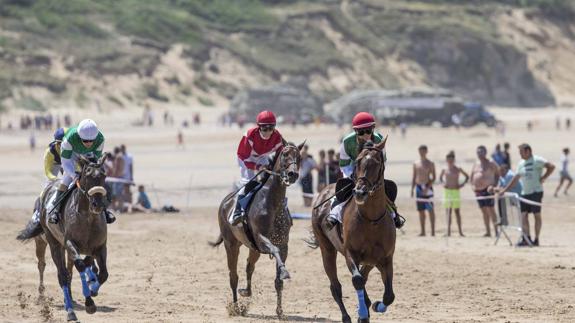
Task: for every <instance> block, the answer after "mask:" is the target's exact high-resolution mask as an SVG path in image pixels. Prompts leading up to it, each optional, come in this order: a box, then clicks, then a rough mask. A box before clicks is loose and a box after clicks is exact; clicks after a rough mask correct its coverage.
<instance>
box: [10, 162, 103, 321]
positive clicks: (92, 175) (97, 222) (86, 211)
mask: <svg viewBox="0 0 575 323" xmlns="http://www.w3.org/2000/svg"><path fill="white" fill-rule="evenodd" d="M104 161H105V157H102V158H100V160H98V161H97V162H92V161H90V160H88V159H87V158H85V157H83V156H81V157H80V158H79V164H80V166H81V172H80V176H79V179H78V181H77V182H76V189H75V190H74V191H73V192H72V193H71V194H70V196H69V198H68V199H67V200H66V203H65V204H64V205H62V208H63V212H62V216H61V217H60V221H59V223H58V224H52V223H49V222H48V221H47V216H48V214H47V212H48V211H47V205H48V204H49V201H50V199H52V198H53V196H54V195H55V193H56V187H57V185H53V184H52V185H49V186H48V187H47V188H46V190H45V191H44V194H43V195H42V196H43V197H42V201H41V210H42V211H41V218H40V223H41V224H42V230H30V229H31V228H32V226H30V225H28V226H27V227H26V229H24V230H23V231H22V232H21V233H20V234H19V235H18V240H22V241H25V240H28V239H32V238H36V243H37V253H38V250H39V249H38V243H39V242H40V241H39V240H38V238H39V237H38V235H39V234H41V233H42V232H43V233H44V234H45V237H46V240H47V242H48V245H49V246H50V252H51V254H52V259H53V260H54V264H55V265H56V268H57V269H58V282H59V284H60V287H61V288H62V291H63V293H64V309H65V310H66V312H67V317H68V320H69V321H75V320H77V318H76V314H75V313H74V308H73V304H72V295H71V293H70V278H71V272H69V271H68V269H66V265H65V252H67V253H68V255H69V257H70V258H72V259H73V263H74V266H75V267H76V269H77V270H78V272H79V273H80V279H81V280H82V293H83V294H84V297H85V298H86V301H85V307H86V312H87V313H89V314H93V313H95V312H96V309H97V308H96V305H95V304H94V300H93V299H92V297H95V296H97V295H98V290H99V288H100V286H101V285H102V284H103V283H104V282H106V280H107V279H108V269H107V266H106V257H107V249H106V240H107V227H106V219H105V215H104V213H103V211H104V207H105V196H106V189H105V188H104V180H105V178H106V173H105V171H104V169H103V166H102V165H103V164H104ZM40 247H41V245H40ZM44 248H45V247H44ZM40 250H41V248H40ZM81 254H83V255H86V256H87V257H86V259H83V258H82V257H81ZM94 258H95V260H96V261H97V264H98V267H99V269H98V270H96V267H95V266H94ZM39 259H40V258H39ZM39 269H40V261H39ZM42 271H43V270H42ZM42 271H41V275H42ZM96 271H97V273H96ZM41 279H42V276H41ZM41 283H42V281H41Z"/></svg>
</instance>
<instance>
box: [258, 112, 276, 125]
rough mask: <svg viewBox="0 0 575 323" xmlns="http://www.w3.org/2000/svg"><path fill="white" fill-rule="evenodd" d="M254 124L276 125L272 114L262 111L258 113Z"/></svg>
mask: <svg viewBox="0 0 575 323" xmlns="http://www.w3.org/2000/svg"><path fill="white" fill-rule="evenodd" d="M256 122H257V124H258V125H266V124H272V125H275V124H276V116H275V115H274V113H273V112H271V111H268V110H264V111H262V112H260V113H259V114H258V116H257V118H256Z"/></svg>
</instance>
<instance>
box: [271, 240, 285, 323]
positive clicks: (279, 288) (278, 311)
mask: <svg viewBox="0 0 575 323" xmlns="http://www.w3.org/2000/svg"><path fill="white" fill-rule="evenodd" d="M287 255H288V245H287V244H286V245H285V246H282V247H281V248H280V258H281V260H282V262H283V263H284V264H285V262H286V260H287ZM281 274H282V273H281V269H280V267H277V268H276V279H275V284H274V285H275V288H276V295H277V307H276V314H277V315H278V317H279V318H281V317H282V316H283V312H284V311H283V309H282V290H283V288H284V281H283V280H282V278H281Z"/></svg>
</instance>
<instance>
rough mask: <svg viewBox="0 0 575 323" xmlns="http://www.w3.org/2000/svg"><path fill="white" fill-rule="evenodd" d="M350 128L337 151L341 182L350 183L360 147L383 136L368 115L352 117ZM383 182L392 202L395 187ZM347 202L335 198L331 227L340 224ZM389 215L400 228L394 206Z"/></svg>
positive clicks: (362, 114) (400, 223)
mask: <svg viewBox="0 0 575 323" xmlns="http://www.w3.org/2000/svg"><path fill="white" fill-rule="evenodd" d="M352 126H353V130H354V131H353V132H352V133H350V134H348V135H347V136H345V137H344V138H343V141H342V143H341V146H340V150H339V168H340V170H341V172H342V173H343V176H344V179H343V180H347V181H350V183H351V182H352V180H350V179H349V178H350V177H352V176H353V171H354V169H355V160H356V158H357V156H358V155H359V153H360V147H361V146H362V145H363V144H364V143H366V142H368V141H371V142H373V143H374V144H378V143H380V142H381V141H382V140H383V136H382V135H381V134H380V133H378V132H376V131H375V118H374V117H373V116H372V115H371V114H370V113H367V112H359V113H358V114H356V115H355V116H354V117H353V120H352ZM382 153H383V158H384V161H385V160H387V157H386V153H385V150H384V151H383V152H382ZM384 181H385V183H384V184H385V190H386V193H387V194H388V197H390V199H391V200H392V201H394V200H395V197H396V195H397V185H396V184H395V183H394V182H393V181H390V180H384ZM347 201H349V199H347V200H345V201H339V200H338V199H337V198H335V199H334V201H333V203H332V209H331V210H330V213H329V216H328V218H327V220H328V223H329V225H330V226H331V227H333V226H335V225H336V224H337V223H338V222H339V223H341V222H342V213H343V208H344V207H345V205H346V204H347ZM390 214H391V216H392V217H393V220H394V222H395V226H396V227H397V228H401V227H402V226H403V223H404V220H403V218H402V217H401V216H399V214H397V210H396V207H395V205H393V206H392V207H391V212H390Z"/></svg>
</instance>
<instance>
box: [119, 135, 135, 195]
mask: <svg viewBox="0 0 575 323" xmlns="http://www.w3.org/2000/svg"><path fill="white" fill-rule="evenodd" d="M120 150H121V151H122V157H123V158H124V172H123V174H122V178H123V179H124V180H126V181H130V183H124V191H123V196H124V202H126V203H129V204H132V190H131V186H132V183H133V182H134V158H133V157H132V155H130V154H129V153H128V152H127V151H126V145H124V144H122V145H121V146H120Z"/></svg>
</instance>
